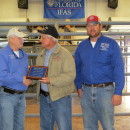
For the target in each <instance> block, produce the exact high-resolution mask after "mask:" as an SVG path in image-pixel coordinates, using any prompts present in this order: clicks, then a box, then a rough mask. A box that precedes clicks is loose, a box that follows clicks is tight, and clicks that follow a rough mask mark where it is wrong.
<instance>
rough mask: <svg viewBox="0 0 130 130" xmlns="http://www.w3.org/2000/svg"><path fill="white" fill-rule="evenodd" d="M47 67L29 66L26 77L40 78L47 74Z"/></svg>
mask: <svg viewBox="0 0 130 130" xmlns="http://www.w3.org/2000/svg"><path fill="white" fill-rule="evenodd" d="M47 72H48V67H44V66H30V67H29V69H28V74H27V76H26V78H27V79H33V80H40V79H42V78H43V77H46V76H47Z"/></svg>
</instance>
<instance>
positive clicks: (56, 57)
mask: <svg viewBox="0 0 130 130" xmlns="http://www.w3.org/2000/svg"><path fill="white" fill-rule="evenodd" d="M53 59H54V60H60V59H61V57H60V56H55V57H53Z"/></svg>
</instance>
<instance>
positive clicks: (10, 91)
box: [2, 86, 25, 94]
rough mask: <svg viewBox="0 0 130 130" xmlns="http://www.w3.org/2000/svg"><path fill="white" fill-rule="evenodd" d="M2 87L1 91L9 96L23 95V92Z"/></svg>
mask: <svg viewBox="0 0 130 130" xmlns="http://www.w3.org/2000/svg"><path fill="white" fill-rule="evenodd" d="M2 87H3V91H4V92H6V93H9V94H15V93H16V94H23V93H25V91H17V90H13V89H9V88H7V87H6V86H2Z"/></svg>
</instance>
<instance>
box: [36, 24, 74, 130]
mask: <svg viewBox="0 0 130 130" xmlns="http://www.w3.org/2000/svg"><path fill="white" fill-rule="evenodd" d="M39 32H40V33H41V39H40V42H41V43H42V44H41V46H42V47H43V50H42V52H40V53H39V56H38V57H37V65H39V66H46V67H48V76H47V77H44V78H42V80H39V81H40V82H39V92H40V119H41V130H53V127H54V121H56V124H57V126H58V128H59V130H72V122H71V118H72V111H71V94H72V92H73V91H74V89H75V86H74V79H75V75H76V74H75V63H74V59H73V57H72V55H71V53H70V52H69V51H68V50H66V49H65V48H63V47H62V46H61V45H59V44H58V40H57V38H58V37H59V34H58V32H57V30H56V28H55V27H54V26H46V27H44V29H43V30H41V31H39Z"/></svg>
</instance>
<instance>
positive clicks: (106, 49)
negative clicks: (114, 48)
mask: <svg viewBox="0 0 130 130" xmlns="http://www.w3.org/2000/svg"><path fill="white" fill-rule="evenodd" d="M108 48H109V44H108V43H101V46H100V50H103V51H108Z"/></svg>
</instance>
